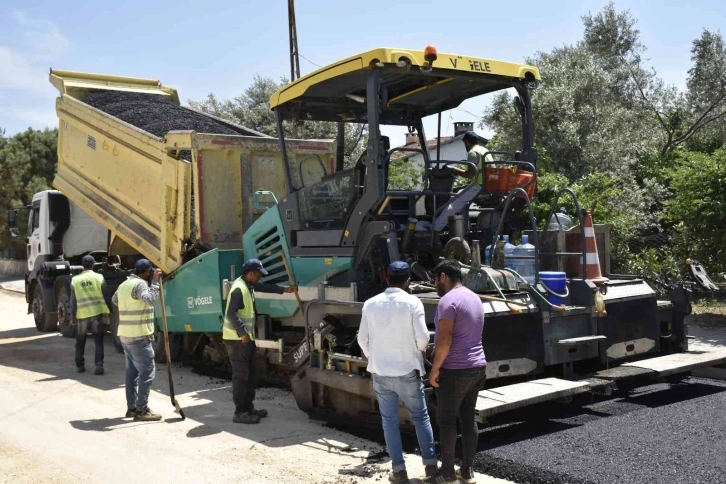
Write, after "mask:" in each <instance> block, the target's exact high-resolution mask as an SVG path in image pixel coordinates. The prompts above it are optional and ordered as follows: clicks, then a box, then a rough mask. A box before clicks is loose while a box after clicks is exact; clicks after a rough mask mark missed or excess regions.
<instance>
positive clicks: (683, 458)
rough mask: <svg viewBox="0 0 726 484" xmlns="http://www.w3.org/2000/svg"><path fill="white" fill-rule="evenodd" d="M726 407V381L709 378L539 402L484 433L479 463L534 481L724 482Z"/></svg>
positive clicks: (511, 476)
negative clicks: (588, 398)
mask: <svg viewBox="0 0 726 484" xmlns="http://www.w3.org/2000/svg"><path fill="white" fill-rule="evenodd" d="M724 408H726V382H721V381H715V380H707V379H702V378H690V379H687V380H686V381H685V382H684V383H681V384H677V385H669V384H665V383H662V384H654V385H649V386H646V387H641V388H637V389H635V390H632V391H630V392H628V393H625V392H623V393H620V394H618V395H617V398H609V399H603V400H597V401H595V402H594V403H591V404H589V405H585V406H583V407H577V406H573V405H561V404H549V405H542V406H539V407H531V408H530V418H529V419H528V420H527V421H518V422H517V421H509V422H506V423H503V424H501V425H498V426H494V427H489V428H487V429H486V430H485V431H484V432H482V433H481V435H480V437H479V447H480V449H481V452H479V453H478V454H477V457H476V459H475V467H474V468H475V470H477V471H478V472H482V473H486V474H489V475H491V476H494V477H500V478H505V479H509V480H512V481H514V482H517V483H527V484H586V483H587V484H589V483H597V484H605V483H608V484H609V483H622V482H628V483H633V484H638V483H643V484H645V483H653V482H668V483H669V484H678V483H697V482H703V483H719V482H720V483H724V482H726V473H725V472H724V471H726V460H725V459H724V455H726V413H725V412H724ZM532 415H534V416H535V417H534V418H532V417H531V416H532Z"/></svg>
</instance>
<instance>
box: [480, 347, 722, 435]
mask: <svg viewBox="0 0 726 484" xmlns="http://www.w3.org/2000/svg"><path fill="white" fill-rule="evenodd" d="M724 363H726V350H717V351H688V352H685V353H674V354H671V355H665V356H658V357H655V358H649V359H646V360H641V361H635V362H632V363H625V364H623V365H621V366H618V367H615V368H610V369H607V370H602V371H599V372H597V373H595V374H594V375H591V378H587V379H584V380H580V381H569V380H563V379H560V378H543V379H540V380H533V381H529V382H524V383H516V384H513V385H506V386H502V387H497V388H492V389H488V390H482V391H481V392H479V396H478V398H477V401H476V419H477V420H478V421H479V422H482V423H483V422H485V421H486V419H487V418H488V417H491V416H493V415H496V414H499V413H503V412H507V411H509V410H514V409H517V408H521V407H526V406H528V405H534V404H536V403H542V402H546V401H551V400H557V399H560V398H566V397H571V396H574V395H577V394H581V393H586V392H595V391H597V389H596V387H603V386H604V385H603V382H611V383H616V382H617V381H619V380H626V379H631V378H639V379H655V378H664V377H668V376H672V375H676V374H682V373H687V372H690V371H693V370H698V369H701V368H708V367H712V366H718V365H723V364H724Z"/></svg>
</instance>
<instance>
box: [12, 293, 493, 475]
mask: <svg viewBox="0 0 726 484" xmlns="http://www.w3.org/2000/svg"><path fill="white" fill-rule="evenodd" d="M25 310H26V305H25V301H24V299H23V297H22V295H18V294H11V293H8V292H3V291H0V409H1V410H0V483H6V482H7V483H10V482H12V483H13V484H18V483H33V484H36V483H42V484H46V483H70V482H72V483H119V484H130V483H136V482H139V483H141V482H143V483H148V482H154V483H159V484H161V483H170V484H171V483H173V484H181V483H202V482H214V483H215V484H218V483H226V482H230V483H231V482H235V483H237V482H249V483H266V482H271V483H272V482H274V483H281V482H285V483H287V482H290V483H296V484H300V483H331V484H332V483H351V484H352V483H361V484H363V483H369V482H383V481H387V473H388V471H389V469H390V460H389V459H388V458H387V457H386V454H385V451H384V449H383V448H382V447H381V445H379V444H377V443H373V442H370V441H368V440H365V439H363V438H359V437H355V436H352V435H350V434H347V433H344V432H341V431H337V430H334V429H331V428H328V427H325V426H324V425H323V424H321V423H320V422H316V421H312V420H309V419H308V418H307V416H306V415H305V414H304V413H303V412H301V411H300V410H298V408H297V406H296V405H295V402H294V400H293V398H292V395H291V394H290V393H289V392H287V391H284V390H279V389H273V388H263V389H261V390H260V391H259V393H258V397H257V402H256V403H257V405H258V406H259V407H264V408H267V409H268V410H269V412H270V416H269V417H268V418H266V419H264V420H263V421H262V422H261V423H260V424H259V425H253V426H243V425H239V424H233V423H232V411H233V405H232V395H231V388H230V383H229V382H228V381H225V380H220V379H219V378H209V377H205V376H200V375H196V374H194V373H192V372H191V371H190V370H189V369H188V368H183V367H179V368H177V367H176V365H175V367H174V375H175V382H174V384H175V390H176V393H177V399H178V401H179V403H180V404H181V406H182V407H183V408H184V410H185V413H186V416H187V419H186V420H185V421H181V419H180V417H179V416H178V415H177V414H175V413H174V408H173V407H172V405H171V403H170V401H169V397H168V393H167V379H166V368H165V366H164V365H158V367H157V374H156V379H155V380H154V384H153V387H152V395H151V399H150V406H151V408H152V409H154V410H155V411H157V412H160V413H161V414H162V415H163V416H164V420H163V421H162V422H150V423H135V422H133V420H132V419H126V418H123V414H124V413H125V411H126V402H125V397H124V395H125V394H124V386H123V375H124V370H123V369H124V362H123V355H120V354H118V353H117V352H116V351H115V349H114V347H113V345H112V344H111V342H110V340H108V341H107V342H106V345H105V352H106V361H105V367H106V375H103V376H96V375H93V372H92V371H90V372H87V373H84V374H77V373H76V372H75V364H74V361H73V351H74V350H73V347H74V346H73V345H74V342H73V340H70V339H67V338H63V337H61V336H60V335H59V334H58V333H52V334H41V333H38V332H37V331H36V329H35V326H34V324H33V321H32V317H31V316H29V315H26V314H25V312H26V311H25ZM93 348H94V344H93V341H92V340H90V339H89V341H88V343H87V346H86V361H87V366H88V360H89V357H90V361H91V362H92V361H93ZM381 456H383V457H381ZM407 466H408V469H409V473H410V475H411V476H412V477H415V476H423V466H422V465H421V461H420V457H416V456H413V455H407ZM414 482H415V481H414ZM479 482H480V483H485V484H486V483H492V484H494V483H501V484H503V483H504V482H505V481H502V480H499V479H480V480H479Z"/></svg>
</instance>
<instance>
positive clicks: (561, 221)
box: [547, 207, 572, 230]
mask: <svg viewBox="0 0 726 484" xmlns="http://www.w3.org/2000/svg"><path fill="white" fill-rule="evenodd" d="M560 228H562V230H570V229H571V228H572V217H570V216H569V215H567V212H566V211H565V207H561V208H560V211H559V212H558V213H555V214H552V218H551V219H550V224H549V225H548V226H547V230H560Z"/></svg>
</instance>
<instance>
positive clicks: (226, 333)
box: [222, 277, 255, 341]
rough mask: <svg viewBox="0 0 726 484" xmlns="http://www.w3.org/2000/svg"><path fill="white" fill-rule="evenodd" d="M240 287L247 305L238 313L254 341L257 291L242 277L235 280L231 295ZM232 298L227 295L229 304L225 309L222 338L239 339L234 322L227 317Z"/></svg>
mask: <svg viewBox="0 0 726 484" xmlns="http://www.w3.org/2000/svg"><path fill="white" fill-rule="evenodd" d="M237 289H239V290H240V291H242V302H243V303H244V305H245V307H244V308H242V309H239V310H237V315H238V316H239V317H240V319H241V320H242V322H243V323H244V325H245V330H246V331H247V333H248V334H249V335H250V339H251V340H252V341H254V340H255V336H254V328H255V293H254V291H251V290H250V288H249V287H247V283H246V282H245V281H244V279H242V278H241V277H240V278H238V279H237V280H236V281H234V284H232V288H231V289H230V290H229V294H230V296H231V295H232V293H233V292H234V291H236V290H237ZM231 299H232V298H231V297H229V296H228V297H227V306H226V308H225V310H224V324H223V325H222V339H227V340H238V341H239V339H240V337H239V335H238V334H237V329H236V328H235V326H234V324H233V323H232V322H231V321H229V320H228V319H227V310H229V302H230V300H231Z"/></svg>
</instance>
